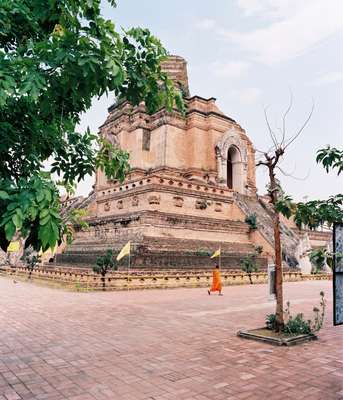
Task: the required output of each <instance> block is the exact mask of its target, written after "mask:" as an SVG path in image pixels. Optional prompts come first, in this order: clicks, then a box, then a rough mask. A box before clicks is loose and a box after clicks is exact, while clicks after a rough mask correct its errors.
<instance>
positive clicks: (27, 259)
mask: <svg viewBox="0 0 343 400" xmlns="http://www.w3.org/2000/svg"><path fill="white" fill-rule="evenodd" d="M21 260H22V261H23V262H24V264H25V267H26V268H27V269H28V270H29V279H31V275H32V271H33V270H34V269H35V268H36V267H37V265H38V264H39V263H40V260H41V259H40V255H39V254H38V252H37V251H35V250H34V249H33V248H32V247H31V246H29V247H27V248H26V249H25V250H24V254H23V256H22V257H21Z"/></svg>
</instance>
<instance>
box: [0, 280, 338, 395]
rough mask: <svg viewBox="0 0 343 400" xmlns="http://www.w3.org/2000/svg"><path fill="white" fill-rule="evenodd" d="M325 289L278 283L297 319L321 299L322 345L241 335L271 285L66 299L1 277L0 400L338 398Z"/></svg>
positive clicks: (263, 309)
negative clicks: (280, 343)
mask: <svg viewBox="0 0 343 400" xmlns="http://www.w3.org/2000/svg"><path fill="white" fill-rule="evenodd" d="M331 284H332V283H331V282H328V281H313V282H296V283H287V284H286V285H285V289H286V290H285V292H286V293H285V298H286V299H289V300H291V304H292V305H293V306H292V308H293V311H294V312H296V311H305V313H306V314H307V313H309V314H310V313H311V310H312V307H313V305H314V304H317V303H318V302H319V292H320V290H324V291H325V293H326V295H327V297H328V300H329V305H328V313H327V320H326V324H325V328H324V329H323V330H322V332H321V334H320V339H319V340H318V341H316V342H311V343H308V344H305V345H302V346H296V347H291V348H279V347H273V346H270V345H267V344H263V343H257V342H253V341H248V340H244V339H240V338H238V337H236V336H235V334H236V332H237V330H238V329H240V328H254V327H260V326H261V325H262V323H263V320H264V316H265V315H266V314H267V313H269V312H272V310H273V303H271V302H268V299H267V287H266V285H256V286H251V285H249V286H240V287H238V286H235V287H227V288H225V291H224V296H222V297H219V296H214V295H211V296H208V295H207V293H206V291H205V290H204V289H175V290H150V291H132V292H106V293H103V292H102V293H72V292H65V291H62V290H56V289H50V288H46V287H39V286H36V285H34V284H30V283H22V282H19V283H17V284H14V283H13V281H12V280H10V279H7V278H0V400H19V399H23V400H31V399H37V400H62V399H69V400H94V399H97V400H102V399H103V400H105V399H118V400H148V399H150V400H190V399H194V400H208V399H211V400H223V399H227V400H238V399H241V400H243V399H246V400H253V399H263V400H264V399H268V400H270V399H272V400H278V399H279V400H287V399H311V400H317V399H323V400H330V399H335V400H337V399H343V326H342V327H333V326H332V319H331V314H332V305H331V292H332V290H331Z"/></svg>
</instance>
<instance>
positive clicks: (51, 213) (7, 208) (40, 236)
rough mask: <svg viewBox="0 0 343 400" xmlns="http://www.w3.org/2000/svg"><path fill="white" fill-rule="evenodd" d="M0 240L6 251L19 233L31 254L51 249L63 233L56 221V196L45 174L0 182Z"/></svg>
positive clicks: (57, 216) (60, 221) (59, 219)
mask: <svg viewBox="0 0 343 400" xmlns="http://www.w3.org/2000/svg"><path fill="white" fill-rule="evenodd" d="M0 190H1V192H2V193H3V195H2V197H1V199H0V210H1V212H0V236H1V243H0V244H1V247H2V249H3V250H4V251H6V249H7V246H8V244H9V242H10V241H11V240H12V239H13V237H14V236H15V235H16V234H17V232H20V233H21V235H22V236H23V237H26V238H27V240H26V246H29V245H32V246H33V248H34V249H35V250H37V251H38V250H39V249H40V248H42V250H43V251H45V250H47V249H48V248H49V247H51V248H53V247H54V246H55V244H56V242H57V241H58V240H59V239H60V237H61V233H62V231H63V229H64V227H63V224H62V219H61V217H60V207H61V206H60V202H59V194H58V191H57V189H56V186H55V185H54V184H53V183H52V182H51V180H50V179H49V176H48V174H39V175H33V176H32V177H31V178H29V179H20V180H19V181H18V182H17V183H14V182H13V181H12V182H11V181H8V180H0Z"/></svg>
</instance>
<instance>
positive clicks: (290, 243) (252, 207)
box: [234, 193, 300, 268]
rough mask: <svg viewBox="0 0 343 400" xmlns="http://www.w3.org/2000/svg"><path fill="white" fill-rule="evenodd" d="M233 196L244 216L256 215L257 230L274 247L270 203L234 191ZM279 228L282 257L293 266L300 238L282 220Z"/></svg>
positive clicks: (295, 263) (294, 265) (296, 264)
mask: <svg viewBox="0 0 343 400" xmlns="http://www.w3.org/2000/svg"><path fill="white" fill-rule="evenodd" d="M234 197H235V200H236V204H237V205H238V207H239V208H240V209H241V210H242V211H243V213H244V214H245V215H246V216H249V215H251V214H255V215H256V219H257V228H258V231H259V232H260V233H261V235H262V236H263V237H264V239H265V240H266V241H267V242H268V243H269V244H271V245H272V246H273V247H274V228H273V220H272V210H271V207H270V205H267V204H266V203H264V202H263V201H262V200H261V199H259V198H258V197H250V196H244V195H242V194H239V193H235V194H234ZM280 229H281V241H282V253H283V259H284V261H285V262H286V264H287V265H288V266H289V267H292V268H295V267H297V266H298V261H297V259H296V256H295V252H296V248H297V246H298V244H299V241H300V238H299V236H298V235H297V234H296V233H295V232H294V231H293V230H291V229H289V228H288V227H287V226H286V225H285V224H284V223H282V222H281V223H280Z"/></svg>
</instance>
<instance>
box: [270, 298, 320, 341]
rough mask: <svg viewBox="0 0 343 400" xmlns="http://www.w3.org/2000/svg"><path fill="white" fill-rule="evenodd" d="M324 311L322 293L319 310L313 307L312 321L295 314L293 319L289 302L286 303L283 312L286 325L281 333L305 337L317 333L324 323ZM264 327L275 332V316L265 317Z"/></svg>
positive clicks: (300, 314)
mask: <svg viewBox="0 0 343 400" xmlns="http://www.w3.org/2000/svg"><path fill="white" fill-rule="evenodd" d="M325 309H326V300H325V298H324V292H320V303H319V308H318V307H313V312H314V319H313V320H311V319H308V320H305V319H304V315H303V314H302V313H299V314H297V315H296V316H295V317H294V316H292V315H291V313H290V302H289V301H288V302H287V308H286V310H285V319H286V323H285V326H284V328H283V332H284V333H286V334H289V335H305V334H310V333H315V332H318V331H319V330H320V329H321V328H322V326H323V322H324V317H325ZM266 326H267V328H268V329H271V330H275V328H276V315H275V314H269V315H267V316H266Z"/></svg>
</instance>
